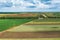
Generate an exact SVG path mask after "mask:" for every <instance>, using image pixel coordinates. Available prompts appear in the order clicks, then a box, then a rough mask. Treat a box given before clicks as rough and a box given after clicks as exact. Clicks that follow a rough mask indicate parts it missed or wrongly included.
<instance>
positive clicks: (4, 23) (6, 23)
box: [0, 19, 32, 32]
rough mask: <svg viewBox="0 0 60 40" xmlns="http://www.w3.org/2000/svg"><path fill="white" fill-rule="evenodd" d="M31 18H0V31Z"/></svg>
mask: <svg viewBox="0 0 60 40" xmlns="http://www.w3.org/2000/svg"><path fill="white" fill-rule="evenodd" d="M31 20H32V19H0V32H1V31H4V30H7V29H9V28H12V27H16V26H19V25H21V24H24V23H26V22H29V21H31Z"/></svg>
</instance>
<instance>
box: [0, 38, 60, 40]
mask: <svg viewBox="0 0 60 40" xmlns="http://www.w3.org/2000/svg"><path fill="white" fill-rule="evenodd" d="M0 40H60V38H23V39H22V38H21V39H20V38H19V39H16V38H14V39H12V38H10V39H8V38H7V39H0Z"/></svg>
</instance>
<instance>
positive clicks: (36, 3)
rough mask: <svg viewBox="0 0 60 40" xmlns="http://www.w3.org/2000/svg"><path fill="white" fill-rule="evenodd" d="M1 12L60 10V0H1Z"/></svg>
mask: <svg viewBox="0 0 60 40" xmlns="http://www.w3.org/2000/svg"><path fill="white" fill-rule="evenodd" d="M0 12H60V0H0Z"/></svg>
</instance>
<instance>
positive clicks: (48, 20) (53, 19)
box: [34, 18, 60, 22]
mask: <svg viewBox="0 0 60 40" xmlns="http://www.w3.org/2000/svg"><path fill="white" fill-rule="evenodd" d="M34 21H35V22H60V18H45V19H36V20H34Z"/></svg>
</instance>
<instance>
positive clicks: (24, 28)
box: [7, 25, 60, 32]
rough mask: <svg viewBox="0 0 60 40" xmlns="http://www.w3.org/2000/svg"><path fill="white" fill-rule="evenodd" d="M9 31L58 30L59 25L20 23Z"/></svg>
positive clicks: (59, 28)
mask: <svg viewBox="0 0 60 40" xmlns="http://www.w3.org/2000/svg"><path fill="white" fill-rule="evenodd" d="M7 31H9V32H41V31H60V25H20V26H17V27H14V28H11V29H8V30H7Z"/></svg>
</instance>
